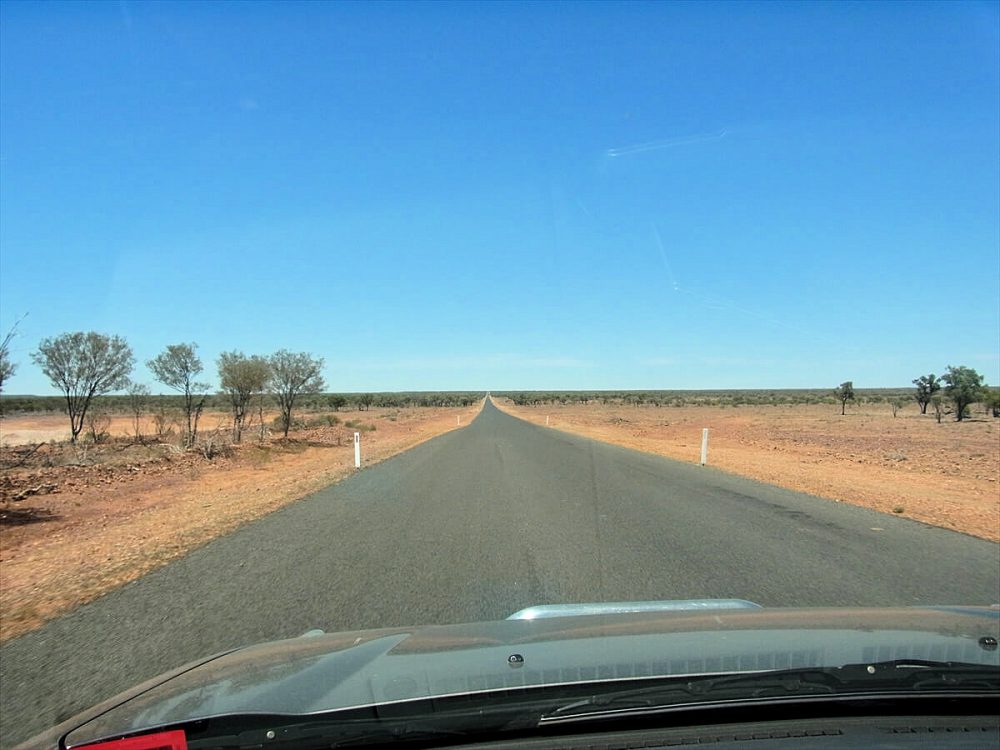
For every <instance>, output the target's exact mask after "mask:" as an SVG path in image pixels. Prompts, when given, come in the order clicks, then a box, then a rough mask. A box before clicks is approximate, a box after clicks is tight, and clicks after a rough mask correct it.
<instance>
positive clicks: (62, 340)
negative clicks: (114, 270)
mask: <svg viewBox="0 0 1000 750" xmlns="http://www.w3.org/2000/svg"><path fill="white" fill-rule="evenodd" d="M31 359H32V361H34V363H35V364H36V365H38V366H39V367H40V368H41V369H42V372H43V373H45V375H46V377H48V379H49V380H50V381H51V382H52V385H53V386H55V387H56V388H58V389H59V390H60V391H62V393H63V396H64V397H65V399H66V411H67V412H68V413H69V428H70V440H71V441H72V442H73V443H74V444H76V441H77V438H78V437H79V435H80V431H81V430H82V429H83V424H84V419H85V418H86V416H87V409H88V408H90V403H91V401H92V400H93V398H94V396H102V395H104V394H105V393H110V392H111V391H116V390H119V389H120V388H124V387H125V386H126V385H127V384H128V376H129V373H131V372H132V367H133V365H134V364H135V358H134V357H133V356H132V349H131V347H129V345H128V344H127V343H125V339H123V338H121V337H120V336H105V335H104V334H101V333H95V332H93V331H90V332H89V333H83V332H76V333H64V334H62V335H61V336H56V337H55V338H48V339H42V341H41V343H40V344H39V345H38V351H36V352H34V353H32V355H31Z"/></svg>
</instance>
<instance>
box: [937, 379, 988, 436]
mask: <svg viewBox="0 0 1000 750" xmlns="http://www.w3.org/2000/svg"><path fill="white" fill-rule="evenodd" d="M941 380H943V381H944V384H945V388H944V392H945V394H946V395H947V396H948V398H949V399H951V402H952V403H953V404H955V414H956V417H955V418H956V419H957V420H958V421H959V422H961V421H962V420H963V419H965V410H966V409H967V408H969V405H970V404H974V403H976V402H977V401H979V399H981V398H982V397H983V376H982V375H980V374H979V373H978V372H976V371H975V370H973V369H972V368H971V367H952V366H951V365H948V370H947V372H945V374H944V375H942V376H941Z"/></svg>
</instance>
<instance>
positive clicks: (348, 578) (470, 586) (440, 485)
mask: <svg viewBox="0 0 1000 750" xmlns="http://www.w3.org/2000/svg"><path fill="white" fill-rule="evenodd" d="M129 543H130V541H129V540H127V539H123V540H122V544H129ZM692 598H742V599H749V600H751V601H754V602H757V603H758V604H762V605H764V606H773V607H780V606H834V607H836V606H885V605H904V606H905V605H916V604H993V603H995V602H997V600H998V599H1000V545H997V544H994V543H992V542H987V541H983V540H980V539H975V538H972V537H969V536H965V535H963V534H959V533H956V532H953V531H948V530H944V529H937V528H932V527H930V526H926V525H923V524H920V523H916V522H914V521H910V520H907V519H904V518H898V517H895V516H889V515H885V514H881V513H876V512H874V511H871V510H867V509H863V508H857V507H853V506H850V505H846V504H843V503H837V502H832V501H830V500H823V499H819V498H815V497H811V496H808V495H803V494H801V493H796V492H790V491H787V490H783V489H779V488H776V487H773V486H770V485H766V484H761V483H758V482H754V481H750V480H747V479H742V478H739V477H735V476H732V475H729V474H725V473H722V472H719V471H716V470H714V469H711V468H702V467H699V466H695V465H688V464H684V463H679V462H676V461H671V460H668V459H665V458H660V457H657V456H652V455H648V454H644V453H638V452H635V451H631V450H627V449H624V448H618V447H615V446H610V445H606V444H603V443H598V442H594V441H592V440H588V439H585V438H580V437H575V436H572V435H568V434H565V433H563V432H558V431H556V430H552V429H547V428H544V427H538V426H534V425H530V424H528V423H526V422H524V421H521V420H518V419H516V418H514V417H511V416H508V415H507V414H504V413H502V412H500V411H499V410H498V409H496V408H495V407H494V406H493V405H492V403H490V402H489V401H487V403H486V405H485V407H484V408H483V411H482V413H481V414H480V415H479V417H478V418H477V419H476V420H475V421H474V422H473V423H472V424H470V425H469V426H468V427H465V428H464V429H461V430H456V431H453V432H450V433H447V434H445V435H442V436H440V437H438V438H435V439H434V440H431V441H429V442H427V443H424V444H422V445H420V446H418V447H416V448H414V449H413V450H410V451H408V452H406V453H403V454H401V455H399V456H396V457H395V458H392V459H390V460H388V461H385V462H383V463H381V464H379V465H377V466H373V467H371V468H368V469H364V470H363V471H360V472H358V473H357V474H356V475H355V476H353V477H351V478H349V479H348V480H346V481H343V482H340V483H339V484H336V485H333V486H331V487H329V488H327V489H325V490H322V491H320V492H317V493H316V494H314V495H311V496H309V497H307V498H305V499H303V500H301V501H299V502H297V503H294V504H292V505H289V506H287V507H285V508H284V509H282V510H279V511H277V512H275V513H273V514H271V515H269V516H267V517H265V518H263V519H260V520H258V521H255V522H252V523H249V524H247V525H246V526H244V527H242V528H241V529H239V530H237V531H235V532H233V533H231V534H229V535H228V536H225V537H222V538H220V539H217V540H216V541H214V542H212V543H210V544H207V545H205V546H204V547H202V548H200V549H198V550H196V551H194V552H192V553H191V554H189V555H187V556H186V557H184V558H182V559H180V560H177V561H175V562H172V563H170V564H168V565H166V566H165V567H163V568H160V569H159V570H157V571H155V572H153V573H150V574H148V575H146V576H144V577H143V578H141V579H139V580H138V581H135V582H134V583H132V584H129V585H127V586H125V587H124V588H121V589H119V590H117V591H114V592H112V593H110V594H108V595H106V596H104V597H102V598H101V599H99V600H97V601H95V602H93V603H91V604H88V605H85V606H83V607H80V608H78V609H77V610H75V611H74V612H72V613H70V614H68V615H66V616H64V617H61V618H59V619H57V620H54V621H52V622H50V623H48V624H47V625H45V626H44V627H42V628H40V629H38V630H36V631H34V632H31V633H28V634H26V635H24V636H21V637H20V638H17V639H15V640H13V641H11V642H9V643H7V644H6V645H4V646H2V647H0V744H2V745H3V746H4V747H8V746H10V745H12V744H14V743H16V742H19V741H21V740H23V739H26V738H27V737H29V736H31V735H33V734H35V733H37V732H38V731H41V730H44V729H47V728H49V727H50V726H52V725H54V724H56V723H57V722H59V721H61V720H63V719H65V718H67V717H68V716H70V715H72V714H73V713H76V712H77V711H79V710H81V709H83V708H86V707H88V706H90V705H93V704H94V703H97V702H98V701H100V700H103V699H105V698H107V697H110V696H111V695H113V694H115V693H117V692H119V691H121V690H123V689H125V688H127V687H131V686H132V685H134V684H136V683H139V682H141V681H143V680H145V679H147V678H149V677H152V676H154V675H156V674H158V673H160V672H164V671H166V670H168V669H170V668H173V667H175V666H179V665H181V664H183V663H185V662H188V661H191V660H194V659H196V658H200V657H203V656H206V655H208V654H211V653H215V652H218V651H223V650H226V649H230V648H233V647H235V646H239V645H243V644H249V643H254V642H258V641H263V640H274V639H277V638H286V637H292V636H297V635H301V634H302V633H304V632H305V631H307V630H311V629H314V628H321V629H323V630H326V631H327V632H332V631H338V630H354V629H362V628H374V627H387V626H396V625H414V624H416V625H421V624H429V623H454V622H470V621H476V620H487V619H502V618H504V617H506V616H507V615H508V614H510V613H512V612H514V611H516V610H518V609H521V608H523V607H527V606H530V605H533V604H543V603H563V602H592V601H625V600H652V599H692Z"/></svg>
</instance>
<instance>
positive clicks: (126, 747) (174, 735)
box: [79, 729, 188, 750]
mask: <svg viewBox="0 0 1000 750" xmlns="http://www.w3.org/2000/svg"><path fill="white" fill-rule="evenodd" d="M187 746H188V743H187V738H186V737H185V736H184V730H183V729H173V730H171V731H169V732H157V733H156V734H144V735H142V736H141V737H125V738H123V739H120V740H108V741H107V742H95V743H93V744H92V745H79V747H80V749H81V750H187Z"/></svg>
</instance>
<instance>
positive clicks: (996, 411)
mask: <svg viewBox="0 0 1000 750" xmlns="http://www.w3.org/2000/svg"><path fill="white" fill-rule="evenodd" d="M983 404H984V405H985V406H986V410H987V411H988V412H989V413H990V414H992V415H993V416H994V417H1000V390H998V389H996V388H990V389H989V390H987V391H986V394H985V395H984V397H983Z"/></svg>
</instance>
